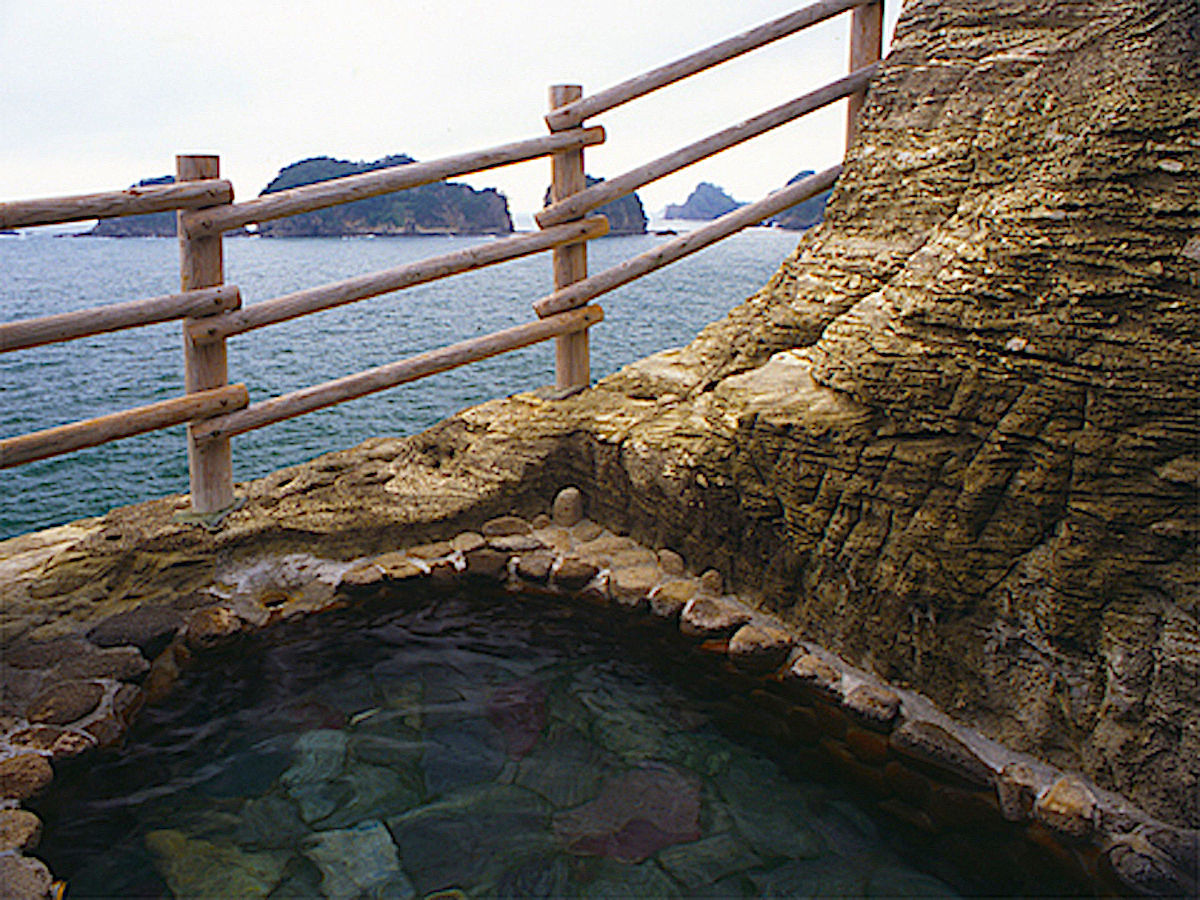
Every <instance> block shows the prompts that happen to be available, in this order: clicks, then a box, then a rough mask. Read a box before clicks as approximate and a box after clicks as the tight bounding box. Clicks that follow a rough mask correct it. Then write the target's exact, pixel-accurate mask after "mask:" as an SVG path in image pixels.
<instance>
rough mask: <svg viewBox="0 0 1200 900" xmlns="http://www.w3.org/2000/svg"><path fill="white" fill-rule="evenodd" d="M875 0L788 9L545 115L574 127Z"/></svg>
mask: <svg viewBox="0 0 1200 900" xmlns="http://www.w3.org/2000/svg"><path fill="white" fill-rule="evenodd" d="M876 2H878V0H821V2H820V3H814V4H813V5H812V6H806V7H805V8H804V9H799V10H796V11H795V12H793V13H788V14H787V15H786V16H781V17H780V18H778V19H773V20H772V21H770V22H766V23H765V24H763V25H759V26H758V27H757V28H752V29H750V30H749V31H746V32H743V33H742V34H739V35H736V36H735V37H731V38H729V39H727V40H724V41H721V42H720V43H718V44H713V45H712V46H711V47H707V48H705V49H704V50H698V51H697V52H695V53H691V54H689V55H687V56H684V57H682V58H680V59H677V60H675V61H674V62H672V63H667V64H666V65H664V66H659V67H658V68H657V69H651V70H650V71H649V72H646V73H644V74H642V75H638V76H636V77H634V78H630V79H628V80H627V81H622V82H621V83H620V84H617V85H614V86H613V87H610V88H607V89H605V90H603V91H600V92H599V93H596V94H591V95H589V96H587V97H583V98H581V99H579V100H576V101H575V102H573V103H568V104H567V105H565V106H561V107H559V108H558V109H555V110H553V111H552V112H550V113H548V114H547V115H546V124H547V125H548V126H549V127H550V130H551V131H563V130H564V129H567V128H574V127H576V126H577V125H579V124H580V123H581V122H583V121H584V120H585V119H590V118H591V117H592V116H596V115H599V114H600V113H602V112H607V111H608V110H610V109H615V108H616V107H618V106H621V105H623V104H625V103H628V102H629V101H630V100H636V99H637V98H638V97H644V96H645V95H646V94H649V93H652V92H653V91H657V90H658V89H659V88H663V87H666V86H667V85H669V84H674V83H675V82H677V81H682V80H683V79H684V78H688V77H690V76H692V75H695V74H697V73H699V72H703V71H704V70H705V69H711V68H712V67H713V66H717V65H720V64H721V63H723V62H728V61H729V60H731V59H734V58H736V57H738V56H741V55H742V54H744V53H749V52H750V51H751V50H757V49H758V48H759V47H763V46H765V45H767V44H770V43H772V42H774V41H777V40H779V39H780V38H785V37H787V36H788V35H792V34H795V33H796V32H798V31H803V30H804V29H805V28H810V27H812V26H813V25H816V24H818V23H820V22H824V21H825V20H826V19H830V18H833V17H834V16H836V15H838V14H840V13H844V12H846V10H849V9H853V8H854V7H856V6H866V5H869V4H872V3H876Z"/></svg>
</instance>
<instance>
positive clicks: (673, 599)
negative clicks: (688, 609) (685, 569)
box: [650, 578, 698, 619]
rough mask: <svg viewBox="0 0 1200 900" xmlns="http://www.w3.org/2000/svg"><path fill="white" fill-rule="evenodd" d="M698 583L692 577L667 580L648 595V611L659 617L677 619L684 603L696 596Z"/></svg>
mask: <svg viewBox="0 0 1200 900" xmlns="http://www.w3.org/2000/svg"><path fill="white" fill-rule="evenodd" d="M697 587H698V584H697V582H696V580H695V579H694V578H688V579H682V578H681V579H677V580H675V581H668V582H666V583H664V584H661V585H659V586H658V587H657V588H655V590H654V593H653V594H651V595H650V612H651V613H653V614H654V616H656V617H657V618H659V619H677V618H679V614H680V613H681V612H682V611H683V607H684V605H685V604H686V603H687V602H688V601H689V600H691V599H692V597H694V596H696V589H697Z"/></svg>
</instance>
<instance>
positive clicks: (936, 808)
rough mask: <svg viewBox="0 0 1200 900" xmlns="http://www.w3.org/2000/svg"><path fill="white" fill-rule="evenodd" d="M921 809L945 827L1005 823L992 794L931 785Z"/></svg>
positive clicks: (998, 825) (987, 826)
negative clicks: (929, 792)
mask: <svg viewBox="0 0 1200 900" xmlns="http://www.w3.org/2000/svg"><path fill="white" fill-rule="evenodd" d="M925 811H926V812H928V813H929V814H930V815H931V816H933V819H934V821H935V822H937V823H938V824H939V825H941V826H942V827H943V828H947V829H952V830H953V829H961V828H993V829H994V828H998V827H1000V826H1002V825H1004V824H1005V820H1004V817H1003V816H1002V815H1001V814H1000V808H999V806H998V805H997V803H996V798H995V795H994V794H992V793H988V792H984V791H965V790H961V789H959V788H955V787H950V786H948V785H935V786H934V788H933V791H932V793H931V794H930V795H929V798H928V799H927V800H926V801H925Z"/></svg>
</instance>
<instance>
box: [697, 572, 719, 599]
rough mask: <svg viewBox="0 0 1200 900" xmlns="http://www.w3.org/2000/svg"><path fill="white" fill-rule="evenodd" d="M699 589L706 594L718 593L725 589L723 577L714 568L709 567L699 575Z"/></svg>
mask: <svg viewBox="0 0 1200 900" xmlns="http://www.w3.org/2000/svg"><path fill="white" fill-rule="evenodd" d="M700 590H702V591H704V593H706V594H713V595H720V594H721V593H722V592H723V591H724V590H725V579H724V578H723V577H722V576H721V573H720V572H718V571H717V570H716V569H709V570H707V571H706V572H705V573H704V574H703V575H701V576H700Z"/></svg>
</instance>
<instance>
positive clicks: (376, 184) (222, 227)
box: [180, 127, 604, 238]
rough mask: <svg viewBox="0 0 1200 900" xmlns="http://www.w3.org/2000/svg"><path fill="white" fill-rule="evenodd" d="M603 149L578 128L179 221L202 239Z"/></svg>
mask: <svg viewBox="0 0 1200 900" xmlns="http://www.w3.org/2000/svg"><path fill="white" fill-rule="evenodd" d="M602 143H604V129H603V128H600V127H595V128H582V129H578V130H575V131H571V132H567V133H563V134H552V135H546V136H543V137H537V138H531V139H529V140H525V141H517V142H515V143H512V144H503V145H501V146H499V147H492V148H489V149H487V150H477V151H475V152H472V153H463V154H460V155H458V156H447V157H443V158H442V159H434V160H429V161H427V162H414V163H408V164H407V165H402V166H391V167H389V168H386V169H378V170H376V171H374V172H363V173H362V174H360V175H348V176H346V177H345V178H331V179H330V180H328V181H319V182H317V183H316V184H306V185H304V186H302V187H295V188H290V189H289V190H286V191H277V192H275V193H272V194H267V195H265V196H262V197H257V198H255V199H254V200H247V201H246V202H245V203H236V204H231V205H227V206H223V207H218V208H215V209H211V210H204V211H202V212H194V213H185V214H184V215H182V216H180V222H181V225H182V228H183V231H184V234H185V235H186V236H187V237H189V238H198V237H205V236H208V235H213V234H218V233H221V232H225V231H232V230H233V229H235V228H242V227H243V226H245V225H249V224H251V223H253V222H267V221H270V220H271V219H281V218H283V217H285V216H295V215H299V214H301V213H306V212H312V211H313V210H317V209H325V208H326V207H329V206H338V205H340V204H342V203H353V202H354V201H355V200H365V199H366V198H368V197H378V196H380V195H381V194H390V193H394V192H396V191H403V190H406V189H408V188H414V187H420V186H421V185H423V184H433V183H434V182H438V181H442V180H443V179H446V178H452V177H456V176H459V175H470V174H471V173H473V172H485V171H487V170H488V169H496V168H499V167H501V166H508V165H512V164H513V163H519V162H525V161H527V160H531V159H538V158H540V157H544V156H551V155H553V154H555V153H561V152H562V151H564V150H574V149H578V148H579V147H590V146H593V145H595V144H602Z"/></svg>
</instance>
